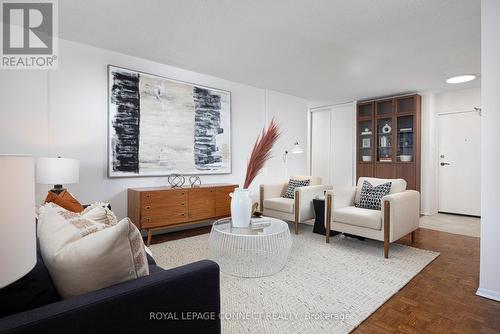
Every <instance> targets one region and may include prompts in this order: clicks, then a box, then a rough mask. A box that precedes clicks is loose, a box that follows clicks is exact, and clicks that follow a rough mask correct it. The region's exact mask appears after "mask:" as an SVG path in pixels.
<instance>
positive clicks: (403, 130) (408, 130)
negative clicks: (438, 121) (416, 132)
mask: <svg viewBox="0 0 500 334" xmlns="http://www.w3.org/2000/svg"><path fill="white" fill-rule="evenodd" d="M412 131H413V129H412V128H403V129H399V132H412Z"/></svg>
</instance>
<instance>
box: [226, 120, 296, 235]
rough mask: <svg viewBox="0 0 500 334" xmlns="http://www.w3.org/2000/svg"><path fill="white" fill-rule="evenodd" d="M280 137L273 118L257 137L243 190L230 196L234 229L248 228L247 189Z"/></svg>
mask: <svg viewBox="0 0 500 334" xmlns="http://www.w3.org/2000/svg"><path fill="white" fill-rule="evenodd" d="M279 137H280V131H279V127H278V124H277V123H276V120H275V119H274V118H273V119H272V120H271V122H270V123H269V126H268V127H267V128H264V129H263V130H262V133H261V134H260V135H259V136H258V137H257V140H256V141H255V145H254V147H253V149H252V153H251V155H250V159H249V160H248V164H247V173H246V176H245V183H244V184H243V188H237V189H235V191H234V192H233V193H232V194H231V195H230V196H231V218H232V219H231V220H232V224H233V226H234V227H248V225H249V224H250V217H251V215H252V199H251V198H250V193H249V191H248V187H250V184H251V183H252V181H253V180H254V179H255V177H256V176H257V175H258V174H259V173H260V171H261V170H262V168H263V167H264V164H265V163H266V161H267V160H269V158H271V150H272V148H273V146H274V144H275V143H276V141H277V140H278V138H279ZM297 144H298V143H297Z"/></svg>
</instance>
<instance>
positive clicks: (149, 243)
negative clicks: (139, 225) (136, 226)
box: [146, 228, 151, 247]
mask: <svg viewBox="0 0 500 334" xmlns="http://www.w3.org/2000/svg"><path fill="white" fill-rule="evenodd" d="M149 245H151V229H150V228H148V239H147V241H146V246H148V247H149Z"/></svg>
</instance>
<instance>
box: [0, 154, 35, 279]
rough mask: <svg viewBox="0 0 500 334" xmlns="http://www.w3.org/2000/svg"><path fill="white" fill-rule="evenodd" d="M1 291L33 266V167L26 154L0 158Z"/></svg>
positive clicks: (31, 159)
mask: <svg viewBox="0 0 500 334" xmlns="http://www.w3.org/2000/svg"><path fill="white" fill-rule="evenodd" d="M0 184H1V186H2V190H3V191H2V195H1V196H0V198H1V199H0V222H1V224H0V254H2V256H0V268H2V274H1V275H0V288H3V287H5V286H7V285H9V284H11V283H13V282H15V281H17V280H18V279H20V278H21V277H23V276H24V275H26V274H27V273H28V272H30V270H31V269H33V267H34V266H35V264H36V232H35V230H36V225H35V222H34V217H35V164H34V161H33V157H31V156H28V155H0Z"/></svg>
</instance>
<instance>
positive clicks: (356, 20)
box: [59, 0, 481, 102]
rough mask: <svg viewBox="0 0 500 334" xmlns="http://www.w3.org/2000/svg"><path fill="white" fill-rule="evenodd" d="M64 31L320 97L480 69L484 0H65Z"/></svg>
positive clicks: (370, 92)
mask: <svg viewBox="0 0 500 334" xmlns="http://www.w3.org/2000/svg"><path fill="white" fill-rule="evenodd" d="M59 21H60V25H59V33H60V35H61V37H62V38H65V39H69V40H73V41H77V42H81V43H85V44H90V45H93V46H97V47H101V48H105V49H110V50H114V51H118V52H122V53H125V54H129V55H133V56H137V57H141V58H145V59H150V60H154V61H157V62H160V63H164V64H168V65H173V66H177V67H181V68H184V69H188V70H193V71H197V72H201V73H205V74H210V75H214V76H217V77H220V78H224V79H228V80H232V81H237V82H241V83H245V84H249V85H252V86H256V87H261V88H268V89H272V90H276V91H279V92H284V93H288V94H292V95H296V96H299V97H303V98H306V99H308V100H310V101H329V102H345V101H349V100H353V99H362V98H368V97H376V96H383V95H390V94H396V93H402V92H414V91H424V90H433V91H442V90H450V89H459V88H466V87H472V86H474V87H477V86H479V80H477V79H476V80H475V81H473V82H472V83H468V84H462V85H453V86H451V85H449V84H446V83H445V79H446V78H448V77H450V76H453V75H458V74H463V73H474V74H480V68H481V67H480V61H481V59H480V58H481V57H480V33H481V31H480V0H404V1H402V0H377V1H374V0H177V1H174V0H167V1H166V0H106V1H102V0H85V1H81V0H60V1H59Z"/></svg>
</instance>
